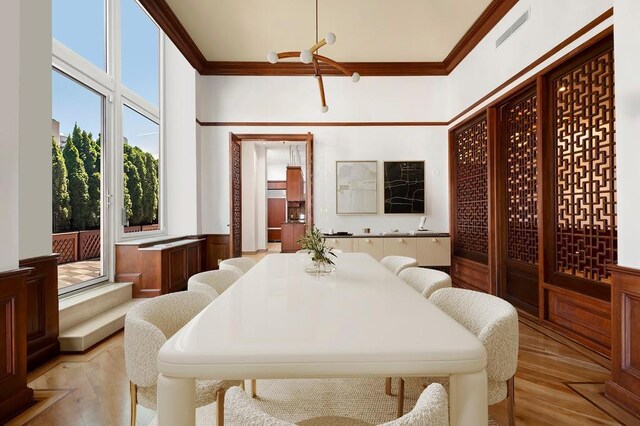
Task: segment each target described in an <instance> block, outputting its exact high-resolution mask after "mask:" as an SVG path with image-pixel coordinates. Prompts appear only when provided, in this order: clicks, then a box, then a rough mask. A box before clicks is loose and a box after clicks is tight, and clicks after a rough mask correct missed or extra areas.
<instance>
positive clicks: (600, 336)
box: [538, 36, 617, 356]
mask: <svg viewBox="0 0 640 426" xmlns="http://www.w3.org/2000/svg"><path fill="white" fill-rule="evenodd" d="M613 65H614V64H613V37H612V36H608V37H606V38H603V39H600V40H599V41H597V42H595V43H593V44H592V45H590V46H589V47H588V48H586V49H585V50H583V51H581V52H578V53H577V54H575V55H574V56H572V57H571V58H569V59H567V60H566V61H564V62H563V63H562V64H559V65H558V66H557V67H556V68H554V69H552V70H551V71H549V73H548V74H546V75H544V76H541V77H540V78H539V79H538V85H539V90H538V94H539V95H540V96H542V97H543V100H544V102H542V105H543V109H544V111H542V112H540V114H539V122H540V123H542V125H541V126H542V129H541V132H540V135H542V141H541V143H540V146H541V150H542V152H541V153H540V155H539V156H538V158H539V159H540V160H541V164H542V170H544V171H543V173H541V179H542V182H541V184H540V188H541V191H542V193H541V194H539V197H540V198H541V201H540V202H541V206H542V207H541V210H540V211H542V216H541V218H540V222H541V223H542V225H541V232H540V236H541V238H542V241H543V244H541V245H540V247H541V250H542V254H541V256H540V257H541V263H542V271H543V274H542V276H540V287H541V288H544V289H555V291H546V290H545V291H544V292H543V293H542V294H541V305H542V309H541V311H540V318H541V319H543V320H546V321H548V322H549V323H551V324H554V325H556V326H558V327H561V329H562V330H564V332H565V333H566V334H567V335H571V336H573V337H574V338H575V340H578V341H580V342H581V343H583V344H585V345H586V346H589V347H590V348H592V349H594V350H596V351H598V352H600V353H602V354H604V355H607V356H608V355H609V354H610V351H611V344H612V342H611V320H610V316H611V304H610V301H611V276H610V271H609V267H610V266H611V265H613V264H615V263H616V261H617V221H616V173H615V109H614V92H613V89H614V75H613V72H614V66H613ZM560 290H563V293H562V294H563V296H562V301H564V302H566V301H568V300H574V301H575V302H574V304H575V306H578V305H581V306H582V308H581V309H577V308H576V309H574V310H573V311H572V312H573V313H574V314H575V315H573V316H571V315H567V314H566V312H567V310H565V311H564V315H563V316H560V315H559V314H558V310H557V309H556V308H555V307H557V306H558V305H557V304H558V300H560V299H558V297H556V296H555V295H556V294H557V293H558V292H559V291H560ZM567 303H568V302H567ZM565 305H566V303H565ZM575 306H574V308H575ZM554 309H555V310H554ZM578 313H579V314H578Z"/></svg>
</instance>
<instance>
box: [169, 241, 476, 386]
mask: <svg viewBox="0 0 640 426" xmlns="http://www.w3.org/2000/svg"><path fill="white" fill-rule="evenodd" d="M309 262H310V259H309V257H308V255H306V254H272V255H268V256H266V257H265V258H264V259H263V260H262V261H260V262H259V263H258V264H257V265H256V266H254V267H253V268H251V269H250V270H249V271H248V272H247V273H246V274H244V275H243V276H242V278H240V280H238V281H237V282H236V283H235V284H234V285H233V286H231V287H230V288H229V289H228V290H227V291H225V292H224V293H223V294H222V295H221V296H220V297H218V298H217V299H215V300H214V301H213V302H212V303H211V304H210V305H209V306H208V307H207V308H205V309H204V310H203V311H202V312H201V313H200V314H199V315H198V316H197V317H195V318H194V319H193V320H192V321H191V322H190V323H189V324H187V326H185V327H184V328H183V329H182V330H181V331H180V332H178V333H176V335H174V336H173V337H172V338H171V339H169V340H168V341H167V342H166V343H165V345H164V346H163V347H162V349H161V350H160V352H159V354H158V367H159V369H160V372H161V373H163V374H164V375H166V376H171V377H199V378H218V379H238V378H257V379H261V378H286V377H345V376H387V375H389V376H391V375H393V376H398V375H425V374H427V373H429V374H443V375H444V374H452V373H473V372H478V371H482V370H483V369H484V368H485V366H486V353H485V349H484V347H483V346H482V344H481V343H480V342H479V341H478V339H477V338H476V337H475V336H474V335H473V334H471V333H470V332H468V331H467V330H466V329H465V328H463V327H462V326H461V325H459V324H458V323H457V322H456V321H454V320H453V319H451V318H450V317H448V316H447V315H446V314H444V313H443V312H442V311H440V310H439V309H438V308H436V307H435V306H434V305H432V304H431V303H430V302H429V301H428V300H427V299H425V298H424V297H422V296H421V295H420V294H419V293H417V292H416V291H415V290H413V289H412V288H411V287H410V286H408V285H406V284H405V283H404V282H403V281H401V280H400V279H399V278H397V277H396V276H395V275H394V274H393V273H391V272H390V271H388V270H387V269H386V268H385V267H384V266H383V265H382V264H380V263H379V262H377V261H376V260H374V259H373V258H372V257H370V256H369V255H367V254H364V253H340V254H339V258H338V259H337V261H336V271H335V272H334V273H333V274H331V275H330V276H327V277H312V276H310V275H308V274H306V273H305V272H304V267H305V265H307V264H308V263H309Z"/></svg>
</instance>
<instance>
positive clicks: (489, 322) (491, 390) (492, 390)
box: [398, 288, 518, 426]
mask: <svg viewBox="0 0 640 426" xmlns="http://www.w3.org/2000/svg"><path fill="white" fill-rule="evenodd" d="M429 301H430V302H431V303H433V304H434V305H436V306H437V307H438V308H440V309H441V310H443V311H444V312H445V313H446V314H447V315H449V316H450V317H452V318H453V319H454V320H456V321H457V322H459V323H460V324H461V325H462V326H464V327H465V328H466V329H467V330H469V331H470V332H472V333H473V334H475V335H476V336H477V337H478V339H479V340H480V341H481V342H482V344H483V345H484V347H485V349H486V350H487V380H488V389H487V392H488V402H489V405H493V404H497V403H498V402H500V401H503V400H505V399H507V411H508V416H509V425H511V426H513V425H515V411H514V409H515V395H514V391H515V386H514V384H515V383H514V376H515V374H516V368H517V366H518V312H517V311H516V309H515V308H514V307H513V306H512V305H511V304H510V303H509V302H507V301H505V300H503V299H500V298H499V297H496V296H492V295H490V294H486V293H481V292H478V291H472V290H465V289H461V288H443V289H440V290H436V291H435V292H434V293H433V294H432V295H431V297H429ZM420 380H424V382H443V384H444V385H445V386H448V380H447V378H442V377H434V378H421V379H420ZM403 395H404V380H403V379H400V389H399V391H398V413H402V403H403V400H404V398H401V396H403Z"/></svg>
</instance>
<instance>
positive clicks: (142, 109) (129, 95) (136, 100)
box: [120, 85, 160, 123]
mask: <svg viewBox="0 0 640 426" xmlns="http://www.w3.org/2000/svg"><path fill="white" fill-rule="evenodd" d="M120 89H121V93H122V102H124V103H125V104H126V105H127V106H129V107H131V108H132V109H135V110H136V111H137V112H139V113H140V114H142V115H144V116H145V117H147V118H148V119H150V120H152V121H155V122H156V123H160V109H159V108H158V107H156V106H154V105H153V104H151V102H149V101H147V100H146V99H144V98H143V97H141V96H139V95H138V94H136V93H135V92H133V91H132V90H131V89H129V88H127V87H126V86H124V85H122V86H121V88H120Z"/></svg>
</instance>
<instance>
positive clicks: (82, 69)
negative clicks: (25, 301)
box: [51, 0, 164, 293]
mask: <svg viewBox="0 0 640 426" xmlns="http://www.w3.org/2000/svg"><path fill="white" fill-rule="evenodd" d="M52 7H53V13H52V18H53V22H52V30H53V31H52V33H53V34H52V35H53V57H52V65H53V72H52V87H53V93H52V95H53V96H52V98H53V117H52V141H51V146H52V168H53V182H52V187H53V197H54V199H53V205H52V209H53V215H52V216H53V224H52V225H53V232H54V237H53V251H54V252H59V253H61V254H62V256H61V263H62V265H61V267H60V268H61V270H60V271H59V274H58V275H59V276H60V282H59V291H60V292H61V293H64V292H66V291H70V290H74V289H77V288H79V287H82V286H84V285H90V284H92V283H94V282H97V281H100V280H104V279H105V278H109V274H110V272H111V269H112V268H111V267H110V266H111V265H109V263H108V262H109V260H110V259H111V258H113V256H112V251H113V243H114V241H113V238H114V236H115V238H116V240H120V239H126V238H128V237H132V236H133V235H132V232H135V237H140V236H141V234H142V235H146V234H150V235H151V234H162V233H163V232H164V230H163V227H162V204H161V200H162V180H161V178H160V177H161V175H162V162H161V153H162V139H161V137H160V136H161V135H160V128H161V126H160V105H161V92H160V86H161V85H160V80H161V77H162V69H161V53H160V52H161V45H162V41H161V37H160V34H161V32H160V29H159V28H158V26H157V25H156V24H155V22H154V21H153V20H152V19H151V18H150V17H149V16H148V15H147V13H146V12H145V11H144V9H143V8H142V7H141V6H140V5H139V4H138V3H137V1H135V0H83V1H78V0H52ZM112 230H114V231H115V232H112Z"/></svg>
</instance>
